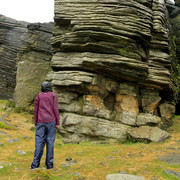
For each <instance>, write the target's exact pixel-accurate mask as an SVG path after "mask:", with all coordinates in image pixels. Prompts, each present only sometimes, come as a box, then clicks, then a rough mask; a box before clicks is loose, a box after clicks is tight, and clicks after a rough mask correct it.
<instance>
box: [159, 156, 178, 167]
mask: <svg viewBox="0 0 180 180" xmlns="http://www.w3.org/2000/svg"><path fill="white" fill-rule="evenodd" d="M159 160H160V161H163V162H166V163H168V164H170V165H173V164H180V153H171V154H169V155H167V156H162V157H160V158H159Z"/></svg>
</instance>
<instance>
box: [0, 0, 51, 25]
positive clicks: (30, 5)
mask: <svg viewBox="0 0 180 180" xmlns="http://www.w3.org/2000/svg"><path fill="white" fill-rule="evenodd" d="M0 14H2V15H5V16H7V17H10V18H13V19H16V20H18V21H27V22H30V23H35V22H41V23H43V22H53V21H54V20H53V18H54V0H0Z"/></svg>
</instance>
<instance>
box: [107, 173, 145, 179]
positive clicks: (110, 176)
mask: <svg viewBox="0 0 180 180" xmlns="http://www.w3.org/2000/svg"><path fill="white" fill-rule="evenodd" d="M106 180H145V179H144V177H140V176H135V175H129V174H108V175H107V176H106Z"/></svg>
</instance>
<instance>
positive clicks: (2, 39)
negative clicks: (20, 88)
mask: <svg viewBox="0 0 180 180" xmlns="http://www.w3.org/2000/svg"><path fill="white" fill-rule="evenodd" d="M26 27H27V23H25V22H18V21H16V20H14V19H11V18H8V17H5V16H3V15H0V66H1V70H0V81H1V86H0V98H1V99H8V98H12V96H13V92H14V88H15V86H16V70H17V67H16V60H15V59H16V57H17V53H18V52H19V50H20V48H21V47H22V45H23V41H21V40H20V38H21V36H22V35H23V34H25V33H27V28H26Z"/></svg>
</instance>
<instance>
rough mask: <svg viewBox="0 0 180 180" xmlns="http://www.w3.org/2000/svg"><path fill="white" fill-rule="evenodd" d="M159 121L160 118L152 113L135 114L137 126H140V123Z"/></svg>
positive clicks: (155, 122) (156, 122) (146, 123)
mask: <svg viewBox="0 0 180 180" xmlns="http://www.w3.org/2000/svg"><path fill="white" fill-rule="evenodd" d="M160 122H161V118H160V117H158V116H154V115H152V114H148V113H139V115H138V116H137V122H136V125H137V126H142V125H148V124H158V123H160Z"/></svg>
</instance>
